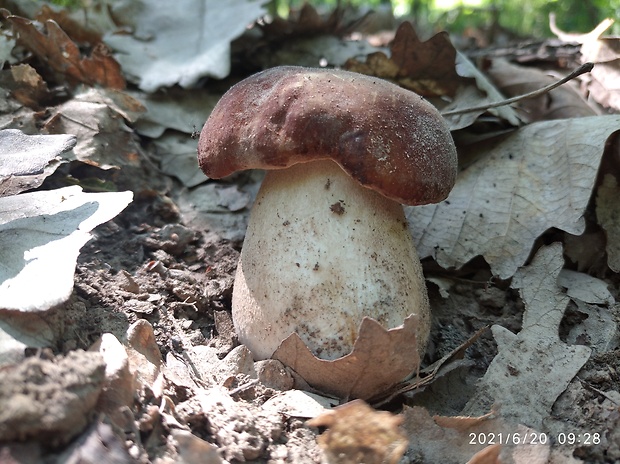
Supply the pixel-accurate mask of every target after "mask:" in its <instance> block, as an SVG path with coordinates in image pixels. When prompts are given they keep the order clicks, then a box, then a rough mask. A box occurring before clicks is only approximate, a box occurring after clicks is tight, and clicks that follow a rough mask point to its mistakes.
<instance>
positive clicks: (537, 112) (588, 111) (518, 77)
mask: <svg viewBox="0 0 620 464" xmlns="http://www.w3.org/2000/svg"><path fill="white" fill-rule="evenodd" d="M486 73H487V75H488V76H489V78H490V79H491V80H492V81H493V83H494V84H495V86H496V87H497V88H498V89H499V90H500V91H501V92H502V93H503V94H504V95H506V96H507V97H514V96H517V95H523V94H526V93H528V92H532V91H534V90H538V89H540V88H543V87H545V86H546V85H549V84H551V83H553V82H555V81H557V80H558V79H559V78H561V77H563V76H551V75H550V74H549V73H548V72H545V71H543V70H541V69H536V68H532V67H525V66H519V65H516V64H512V63H510V62H508V61H507V60H503V59H496V60H493V62H492V65H491V66H490V67H489V68H488V69H486ZM517 111H518V112H519V115H520V116H521V118H522V119H523V120H524V121H527V122H533V121H542V120H551V119H566V118H578V117H586V116H595V115H596V114H597V112H596V111H595V110H594V109H593V108H592V107H591V106H590V105H589V104H588V102H587V100H586V99H585V98H584V96H583V95H582V94H580V92H579V91H578V90H577V89H576V88H575V87H574V84H573V83H567V84H565V85H562V86H560V87H558V88H557V89H554V90H551V91H550V92H547V93H545V94H543V95H540V96H538V97H535V98H528V99H525V100H522V101H520V102H519V103H518V104H517Z"/></svg>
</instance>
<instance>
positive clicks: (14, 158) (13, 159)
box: [0, 129, 76, 197]
mask: <svg viewBox="0 0 620 464" xmlns="http://www.w3.org/2000/svg"><path fill="white" fill-rule="evenodd" d="M75 143H76V138H75V136H73V135H67V134H59V135H26V134H24V133H22V132H21V131H19V130H17V129H6V130H0V197H4V196H9V195H15V194H17V193H20V192H22V191H24V190H29V189H32V188H35V187H38V186H39V185H41V184H42V183H43V181H44V180H45V178H46V177H47V176H49V175H50V174H52V173H53V172H54V171H55V170H56V168H57V167H58V162H54V160H55V159H56V157H58V156H59V155H60V154H62V153H64V152H67V151H69V150H71V148H73V147H74V146H75Z"/></svg>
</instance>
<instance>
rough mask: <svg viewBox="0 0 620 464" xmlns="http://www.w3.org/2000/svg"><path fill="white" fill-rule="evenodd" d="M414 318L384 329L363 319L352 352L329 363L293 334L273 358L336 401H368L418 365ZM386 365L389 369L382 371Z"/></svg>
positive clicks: (281, 345)
mask: <svg viewBox="0 0 620 464" xmlns="http://www.w3.org/2000/svg"><path fill="white" fill-rule="evenodd" d="M417 325H418V322H417V317H416V316H415V315H410V316H409V317H407V318H406V319H405V321H404V323H403V325H402V326H400V327H396V328H393V329H389V330H387V329H385V328H384V327H383V326H381V324H379V323H378V322H377V321H375V320H374V319H371V318H369V317H364V318H363V319H362V322H361V324H360V327H359V331H358V334H359V335H358V337H357V339H356V341H355V344H354V345H353V351H351V353H349V354H348V355H346V356H343V357H341V358H339V359H335V360H333V361H328V360H325V359H320V358H317V357H316V356H314V355H313V354H312V352H311V351H310V350H309V349H308V347H307V346H306V345H305V344H304V342H303V341H302V340H301V338H300V337H299V335H297V334H296V333H293V334H291V335H290V336H289V337H287V338H286V339H285V340H284V341H283V342H282V343H281V344H280V346H279V347H278V349H277V350H276V352H275V353H274V354H273V358H274V359H278V360H279V361H281V362H282V363H283V364H285V365H286V366H289V367H290V368H291V369H293V370H294V371H296V372H297V373H298V374H299V375H300V376H301V377H303V379H304V380H305V381H306V382H308V383H309V384H310V385H311V386H312V387H314V388H316V389H317V390H320V391H323V392H327V393H331V394H334V395H336V396H338V397H340V398H362V399H368V398H371V397H373V396H375V395H377V394H379V393H382V392H384V391H386V390H387V389H389V388H390V387H392V386H394V385H395V384H396V383H398V382H400V381H402V380H403V379H405V377H407V376H408V375H410V374H411V373H412V372H414V371H415V370H416V369H417V368H418V366H419V364H420V359H419V355H418V348H417V339H416V328H417ZM386 365H389V367H390V368H389V369H386Z"/></svg>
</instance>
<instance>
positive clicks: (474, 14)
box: [270, 0, 620, 37]
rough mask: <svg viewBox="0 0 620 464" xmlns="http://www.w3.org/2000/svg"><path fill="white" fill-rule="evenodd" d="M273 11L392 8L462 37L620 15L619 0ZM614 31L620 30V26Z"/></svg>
mask: <svg viewBox="0 0 620 464" xmlns="http://www.w3.org/2000/svg"><path fill="white" fill-rule="evenodd" d="M270 3H271V6H272V8H273V9H272V10H271V11H272V12H273V13H275V12H277V13H278V14H280V15H281V16H286V15H287V14H288V11H289V8H300V7H301V6H302V5H303V4H304V3H309V4H311V5H313V6H315V7H317V8H319V9H321V10H323V11H329V9H331V8H334V7H336V6H337V5H339V4H340V5H345V4H348V5H352V6H355V7H362V6H363V7H370V8H373V7H377V6H379V5H380V4H390V3H391V5H392V9H393V11H394V13H395V14H396V15H404V16H406V17H409V18H410V19H413V20H414V21H415V22H416V23H418V24H422V25H427V26H430V27H431V28H433V29H444V30H448V31H450V32H451V33H455V34H459V33H462V32H463V31H465V30H466V29H470V28H478V29H485V30H490V29H491V28H495V29H497V28H498V27H499V28H501V29H503V30H507V31H511V32H512V33H514V34H516V35H520V36H530V37H549V36H551V35H552V34H551V31H550V30H549V13H552V12H553V13H555V14H556V17H557V23H558V27H560V29H562V30H564V31H566V32H575V33H579V32H588V31H590V30H592V29H593V28H594V27H595V26H596V25H597V24H598V23H599V22H601V21H602V20H603V19H605V18H617V17H620V0H391V2H390V0H308V1H306V0H272V1H271V2H270ZM614 27H615V29H614V30H613V31H614V32H615V33H619V32H620V25H619V24H616V25H615V26H614Z"/></svg>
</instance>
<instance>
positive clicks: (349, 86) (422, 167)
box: [198, 66, 457, 205]
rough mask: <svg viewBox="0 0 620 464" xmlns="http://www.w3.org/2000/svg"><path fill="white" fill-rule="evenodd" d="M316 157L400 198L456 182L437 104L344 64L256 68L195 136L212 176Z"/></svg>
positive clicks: (435, 196) (422, 200) (423, 197)
mask: <svg viewBox="0 0 620 464" xmlns="http://www.w3.org/2000/svg"><path fill="white" fill-rule="evenodd" d="M319 159H332V160H333V161H335V162H336V163H338V164H339V165H340V166H341V167H342V168H343V169H344V170H345V171H346V172H347V173H348V174H349V175H350V176H351V177H352V178H354V179H356V180H357V181H358V182H359V183H360V184H362V185H364V186H365V187H368V188H371V189H373V190H375V191H377V192H379V193H381V194H383V195H384V196H386V197H388V198H390V199H392V200H395V201H398V202H400V203H404V204H408V205H421V204H427V203H436V202H439V201H441V200H443V199H444V198H446V197H447V196H448V194H449V192H450V190H451V189H452V187H453V186H454V182H455V180H456V171H457V156H456V148H455V146H454V142H453V140H452V137H451V135H450V131H449V129H448V127H447V125H446V123H445V122H444V120H443V118H442V117H441V115H440V114H439V112H438V111H437V110H436V109H435V108H434V107H433V106H432V105H431V104H429V103H428V102H426V101H425V100H424V99H423V98H422V97H420V96H419V95H416V94H415V93H413V92H411V91H408V90H405V89H403V88H401V87H398V86H397V85H394V84H392V83H390V82H387V81H385V80H382V79H379V78H377V77H369V76H365V75H362V74H357V73H352V72H348V71H341V70H331V69H329V70H328V69H310V68H301V67H294V66H282V67H277V68H272V69H268V70H266V71H263V72H260V73H258V74H255V75H253V76H251V77H249V78H247V79H245V80H243V81H241V82H239V83H238V84H236V85H235V86H233V87H232V88H231V89H230V90H229V91H228V92H226V94H224V96H223V97H222V98H221V99H220V101H219V102H218V104H217V105H216V107H215V108H214V109H213V112H212V113H211V116H209V119H208V120H207V122H206V123H205V125H204V127H203V128H202V132H201V134H200V140H199V142H198V161H199V164H200V167H201V168H202V170H203V171H204V173H205V174H206V175H207V176H209V177H211V178H221V177H225V176H228V175H230V174H232V173H234V172H236V171H240V170H244V169H283V168H287V167H289V166H291V165H293V164H297V163H306V162H310V161H314V160H319Z"/></svg>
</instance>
